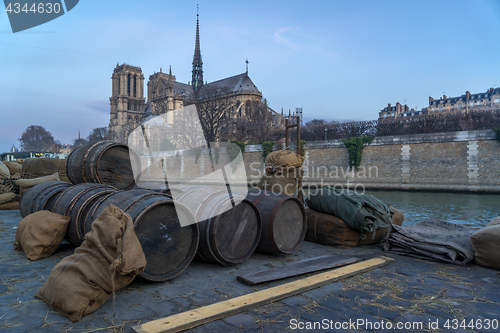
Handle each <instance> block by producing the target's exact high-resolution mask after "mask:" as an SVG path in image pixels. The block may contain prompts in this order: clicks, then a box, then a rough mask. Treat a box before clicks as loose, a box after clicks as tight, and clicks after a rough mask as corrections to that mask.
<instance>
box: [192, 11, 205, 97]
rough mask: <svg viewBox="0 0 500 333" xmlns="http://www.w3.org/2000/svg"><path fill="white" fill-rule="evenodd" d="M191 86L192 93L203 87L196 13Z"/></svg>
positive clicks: (198, 27)
mask: <svg viewBox="0 0 500 333" xmlns="http://www.w3.org/2000/svg"><path fill="white" fill-rule="evenodd" d="M191 85H192V87H193V90H194V91H198V90H199V89H200V88H201V86H202V85H203V61H201V50H200V25H199V15H198V11H197V12H196V42H195V47H194V56H193V77H192V81H191Z"/></svg>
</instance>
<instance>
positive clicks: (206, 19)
mask: <svg viewBox="0 0 500 333" xmlns="http://www.w3.org/2000/svg"><path fill="white" fill-rule="evenodd" d="M197 3H199V13H200V38H201V53H202V57H203V70H204V79H205V80H206V81H208V82H211V81H215V80H219V79H222V78H225V77H228V76H233V75H236V74H240V73H243V72H244V71H245V60H247V59H248V61H249V75H250V78H251V79H252V81H253V82H254V83H255V85H256V86H257V88H258V89H259V90H260V91H261V92H262V93H263V95H264V97H265V98H267V101H268V104H269V106H270V107H271V108H273V109H274V110H276V111H281V108H283V109H285V110H288V109H291V110H292V111H293V110H295V108H296V107H302V108H303V112H304V117H305V118H306V120H311V119H313V118H319V119H326V120H333V119H353V120H372V119H376V118H377V117H378V112H379V111H380V110H381V109H382V108H384V107H385V106H387V103H391V104H393V105H394V104H395V103H396V102H400V103H402V104H404V102H405V101H406V104H408V106H409V107H410V108H417V109H418V110H420V109H421V108H423V107H426V106H427V105H428V97H429V96H432V97H434V98H439V97H440V96H442V95H443V92H445V93H446V95H447V96H459V95H462V94H464V93H465V91H466V90H469V91H470V92H471V93H478V92H485V91H486V90H487V89H488V88H490V87H498V86H499V85H500V1H498V0H475V1H460V0H450V1H436V0H434V1H422V0H420V1H401V0H396V1H356V0H353V1H251V2H243V1H200V0H198V1H186V0H185V1H90V0H88V1H86V0H81V1H80V2H79V3H78V5H77V6H76V7H75V8H74V9H73V10H71V11H70V12H68V13H66V14H65V15H63V16H61V17H59V18H57V19H55V20H53V21H51V22H48V23H46V24H43V25H40V26H38V27H35V28H32V29H29V30H26V31H23V32H18V33H15V34H13V33H12V30H11V28H10V25H9V20H8V17H7V14H6V12H4V11H2V13H0V66H1V67H0V68H1V73H2V74H1V80H0V94H1V95H0V114H1V118H2V120H1V122H0V153H1V152H6V151H8V150H9V149H10V148H11V147H12V145H13V144H14V145H15V146H16V147H19V142H18V140H17V139H18V138H19V137H20V136H21V133H22V132H23V131H24V130H25V129H26V127H28V126H30V125H41V126H43V127H45V128H46V129H47V130H48V131H50V132H51V133H52V135H53V136H54V138H55V139H57V140H60V141H61V142H62V143H72V142H73V140H74V139H75V138H76V137H77V135H78V131H80V132H81V134H82V136H85V137H86V136H87V135H88V134H89V132H90V131H91V130H92V129H93V128H96V127H103V126H107V125H108V124H109V97H110V96H111V75H112V72H113V69H114V67H115V66H116V64H117V63H119V64H122V63H127V64H131V65H135V66H140V67H141V68H142V71H143V74H144V77H145V79H146V80H145V81H146V82H147V79H148V78H149V75H151V74H153V73H154V72H155V71H159V70H160V68H162V69H163V71H165V72H168V68H169V66H172V74H174V75H175V76H176V78H177V80H178V81H181V82H185V83H187V82H188V81H190V80H191V66H192V65H191V63H192V60H193V51H194V44H195V29H196V4H197ZM145 92H146V87H145Z"/></svg>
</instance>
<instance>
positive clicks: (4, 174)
mask: <svg viewBox="0 0 500 333" xmlns="http://www.w3.org/2000/svg"><path fill="white" fill-rule="evenodd" d="M9 178H10V171H9V168H7V166H6V165H5V164H4V163H3V162H2V161H0V180H4V179H9Z"/></svg>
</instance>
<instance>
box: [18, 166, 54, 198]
mask: <svg viewBox="0 0 500 333" xmlns="http://www.w3.org/2000/svg"><path fill="white" fill-rule="evenodd" d="M54 180H59V173H57V172H56V173H54V174H53V175H50V176H45V177H40V178H34V179H18V180H16V184H17V185H19V188H20V193H21V195H23V194H24V193H26V191H27V190H29V189H30V188H32V187H33V186H35V185H38V184H41V183H45V182H50V181H54Z"/></svg>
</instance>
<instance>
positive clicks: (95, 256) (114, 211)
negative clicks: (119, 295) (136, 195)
mask: <svg viewBox="0 0 500 333" xmlns="http://www.w3.org/2000/svg"><path fill="white" fill-rule="evenodd" d="M145 267H146V257H145V255H144V252H143V251H142V247H141V244H140V242H139V240H138V238H137V236H136V234H135V231H134V225H133V221H132V218H131V217H130V215H128V214H126V213H124V212H123V211H122V210H121V209H119V208H118V207H116V206H114V205H110V206H109V207H107V208H106V209H105V210H104V211H103V212H102V214H101V215H99V217H98V218H97V219H96V220H95V221H94V222H93V223H92V229H91V231H90V232H89V233H87V234H86V235H85V241H84V242H83V243H82V245H81V246H80V247H78V248H76V249H75V252H74V254H73V255H71V256H69V257H66V258H64V259H63V260H61V262H60V263H59V264H57V265H56V266H55V267H54V268H53V269H52V272H50V276H49V277H48V279H47V281H46V282H45V283H44V285H43V286H42V288H40V290H39V291H38V292H37V293H36V294H35V297H37V298H39V299H42V300H44V301H45V302H47V304H49V305H50V306H51V307H52V308H53V309H55V310H57V311H59V312H61V313H62V314H64V315H65V316H67V317H69V319H71V320H72V321H77V320H80V319H81V318H82V316H85V315H87V314H89V313H91V312H93V311H95V310H97V309H98V308H99V307H100V306H101V305H103V304H104V303H105V302H106V301H107V300H108V298H109V297H110V296H111V295H112V294H113V293H114V291H115V290H118V289H120V288H123V287H125V286H126V285H128V284H129V283H130V282H132V280H133V279H134V277H135V276H136V275H138V274H140V273H142V271H144V268H145Z"/></svg>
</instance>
